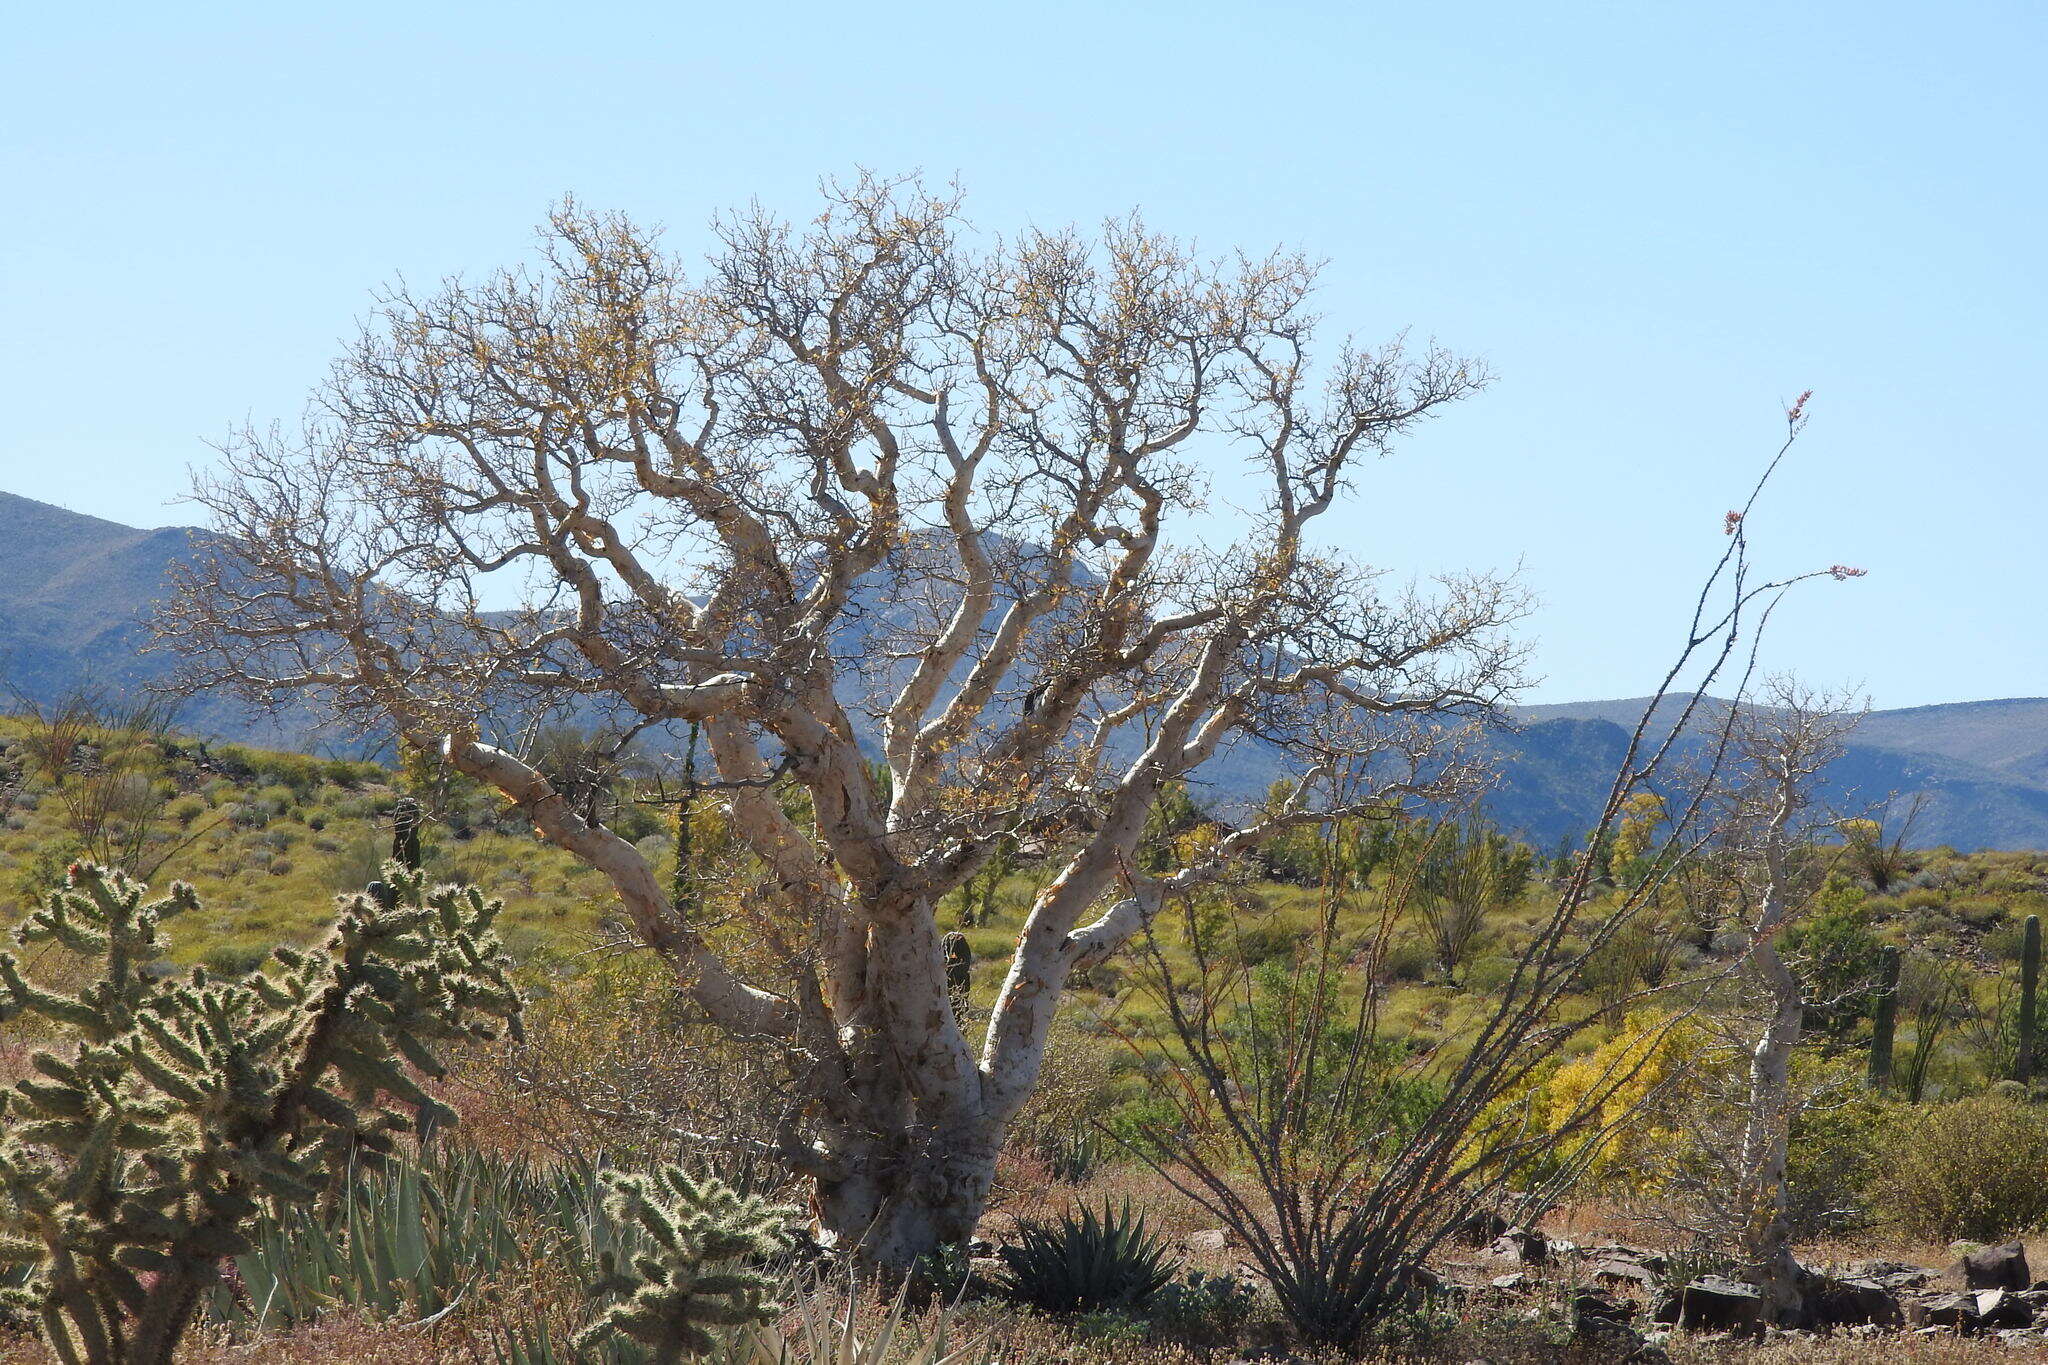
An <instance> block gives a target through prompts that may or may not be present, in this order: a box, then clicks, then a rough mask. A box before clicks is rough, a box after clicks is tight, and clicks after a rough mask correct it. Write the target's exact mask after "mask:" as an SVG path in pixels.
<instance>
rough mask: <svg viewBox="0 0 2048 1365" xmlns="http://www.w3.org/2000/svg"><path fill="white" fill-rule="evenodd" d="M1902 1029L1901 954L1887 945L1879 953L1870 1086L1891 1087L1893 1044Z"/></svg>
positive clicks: (1871, 1043)
mask: <svg viewBox="0 0 2048 1365" xmlns="http://www.w3.org/2000/svg"><path fill="white" fill-rule="evenodd" d="M1898 1026H1899V950H1898V949H1897V948H1896V947H1894V946H1892V945H1891V944H1889V943H1887V944H1886V945H1885V946H1884V948H1883V949H1882V950H1880V953H1879V965H1878V976H1877V1008H1876V1009H1875V1010H1874V1011H1873V1012H1872V1014H1871V1020H1870V1083H1871V1084H1872V1085H1874V1086H1876V1087H1877V1088H1878V1089H1880V1090H1882V1089H1884V1088H1885V1087H1886V1086H1888V1085H1890V1084H1891V1079H1892V1043H1893V1042H1894V1040H1895V1038H1896V1036H1897V1033H1898Z"/></svg>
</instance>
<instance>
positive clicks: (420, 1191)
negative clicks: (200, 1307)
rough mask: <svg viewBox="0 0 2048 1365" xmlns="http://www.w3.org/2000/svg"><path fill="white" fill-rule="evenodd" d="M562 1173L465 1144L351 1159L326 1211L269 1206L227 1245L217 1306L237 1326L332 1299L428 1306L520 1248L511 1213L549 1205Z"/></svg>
mask: <svg viewBox="0 0 2048 1365" xmlns="http://www.w3.org/2000/svg"><path fill="white" fill-rule="evenodd" d="M564 1183H567V1182H566V1181H565V1180H564V1179H562V1178H561V1177H554V1178H549V1177H543V1176H541V1175H538V1174H536V1173H535V1172H534V1171H533V1170H531V1169H530V1168H528V1167H527V1166H526V1165H525V1163H523V1162H517V1161H508V1160H504V1159H500V1158H495V1157H491V1156H487V1155H484V1154H482V1153H478V1152H474V1151H469V1150H465V1149H453V1150H450V1149H446V1148H443V1147H440V1146H438V1145H435V1146H429V1147H427V1148H425V1149H424V1150H423V1151H422V1152H421V1154H420V1159H419V1160H418V1161H417V1162H409V1163H405V1164H396V1163H393V1164H389V1165H385V1166H381V1167H359V1168H357V1169H356V1170H354V1171H352V1172H351V1173H350V1175H349V1178H348V1180H347V1182H346V1184H345V1185H344V1187H343V1189H342V1191H341V1194H340V1197H339V1199H338V1201H337V1204H336V1206H335V1207H334V1209H332V1210H331V1211H322V1210H320V1209H317V1208H314V1207H309V1206H305V1205H282V1206H277V1207H273V1208H272V1209H270V1210H268V1211H266V1213H265V1214H264V1215H263V1216H262V1217H261V1218H260V1219H259V1220H258V1222H257V1224H256V1226H255V1227H254V1228H253V1229H252V1230H251V1236H250V1240H251V1241H252V1242H254V1244H255V1245H254V1247H253V1248H252V1249H251V1250H250V1251H248V1252H246V1253H245V1254H243V1255H240V1256H237V1257H235V1271H236V1277H237V1279H238V1280H239V1284H238V1285H236V1286H234V1287H233V1288H232V1289H231V1288H230V1287H228V1286H216V1287H215V1289H214V1291H213V1294H212V1309H213V1314H214V1316H215V1317H216V1318H218V1319H220V1320H221V1321H224V1322H227V1323H230V1324H232V1325H234V1326H236V1327H239V1328H241V1329H242V1330H244V1331H254V1332H261V1331H268V1330H272V1329H276V1328H283V1327H290V1326H293V1325H296V1324H298V1323H303V1322H307V1321H310V1320H312V1319H313V1318H316V1317H318V1316H320V1315H321V1314H322V1313H324V1312H328V1311H331V1310H333V1309H335V1308H341V1307H346V1308H351V1309H354V1310H356V1311H358V1312H361V1313H364V1314H366V1315H369V1316H373V1317H380V1318H391V1317H399V1316H406V1317H411V1318H427V1317H432V1316H433V1315H434V1314H436V1313H439V1312H442V1311H444V1310H445V1309H447V1308H450V1307H452V1306H453V1305H454V1304H455V1303H456V1302H457V1301H458V1300H459V1299H460V1298H461V1296H462V1295H463V1294H464V1293H465V1292H466V1291H467V1290H468V1288H469V1286H470V1285H472V1284H474V1283H475V1282H476V1281H477V1280H478V1279H479V1278H481V1277H482V1276H483V1275H484V1274H486V1273H488V1272H490V1271H492V1270H495V1269H497V1268H499V1267H500V1266H503V1265H507V1264H509V1263H511V1262H513V1261H515V1260H516V1259H517V1258H518V1257H519V1256H520V1254H521V1251H520V1234H519V1229H518V1222H519V1220H520V1219H521V1217H522V1216H524V1215H526V1214H528V1213H529V1212H531V1211H533V1210H537V1209H546V1208H549V1207H550V1206H551V1196H552V1195H553V1194H554V1189H553V1187H554V1186H557V1185H560V1184H564Z"/></svg>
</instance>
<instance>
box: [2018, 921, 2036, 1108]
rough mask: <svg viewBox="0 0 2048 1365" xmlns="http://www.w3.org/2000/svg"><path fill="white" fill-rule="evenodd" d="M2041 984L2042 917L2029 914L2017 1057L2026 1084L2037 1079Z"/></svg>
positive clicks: (2022, 955)
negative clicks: (2036, 1018)
mask: <svg viewBox="0 0 2048 1365" xmlns="http://www.w3.org/2000/svg"><path fill="white" fill-rule="evenodd" d="M2040 984H2041V917H2040V916H2039V915H2028V916H2027V934H2026V938H2025V939H2024V940H2022V941H2021V944H2020V1045H2019V1051H2018V1053H2017V1055H2016V1056H2015V1057H2014V1059H2013V1068H2012V1072H2013V1079H2014V1080H2016V1081H2019V1082H2020V1083H2021V1084H2022V1085H2024V1084H2025V1083H2026V1082H2028V1081H2031V1080H2032V1079H2034V992H2035V989H2036V988H2037V987H2038V986H2039V985H2040Z"/></svg>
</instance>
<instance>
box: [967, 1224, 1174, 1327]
mask: <svg viewBox="0 0 2048 1365" xmlns="http://www.w3.org/2000/svg"><path fill="white" fill-rule="evenodd" d="M1002 1257H1003V1265H1004V1274H1003V1279H1002V1284H1001V1288H1002V1291H1003V1293H1004V1294H1005V1295H1007V1296H1008V1297H1010V1298H1012V1299H1015V1300H1016V1301H1017V1302H1019V1303H1025V1304H1029V1305H1030V1306H1031V1307H1033V1308H1036V1309H1039V1310H1040V1311H1041V1312H1046V1313H1100V1312H1105V1311H1108V1310H1110V1309H1117V1308H1138V1309H1142V1308H1144V1307H1145V1306H1146V1305H1147V1304H1148V1303H1150V1302H1151V1300H1152V1297H1153V1296H1154V1295H1155V1294H1157V1293H1159V1291H1160V1290H1162V1289H1164V1288H1165V1287H1166V1286H1167V1284H1168V1283H1170V1282H1171V1281H1172V1279H1173V1273H1174V1270H1175V1268H1176V1267H1177V1265H1178V1264H1179V1261H1178V1257H1176V1256H1175V1254H1174V1252H1173V1250H1172V1249H1171V1248H1170V1247H1169V1246H1168V1245H1167V1244H1166V1242H1165V1241H1164V1240H1162V1239H1161V1238H1159V1237H1157V1236H1155V1235H1154V1234H1153V1233H1152V1232H1151V1230H1150V1229H1149V1228H1147V1227H1146V1225H1145V1216H1144V1215H1143V1214H1142V1213H1139V1214H1134V1213H1132V1212H1131V1206H1130V1201H1128V1200H1126V1201H1125V1202H1124V1204H1123V1205H1122V1206H1121V1208H1112V1207H1111V1206H1110V1205H1109V1203H1108V1201H1106V1200H1105V1201H1104V1203H1103V1206H1102V1211H1101V1213H1099V1214H1098V1213H1097V1212H1096V1211H1095V1210H1094V1209H1092V1208H1088V1207H1085V1206H1084V1207H1083V1208H1082V1209H1081V1211H1080V1215H1079V1217H1076V1216H1075V1215H1074V1213H1072V1212H1071V1211H1070V1212H1068V1213H1065V1214H1062V1215H1061V1217H1060V1219H1059V1221H1058V1222H1055V1223H1047V1222H1039V1221H1035V1220H1032V1219H1024V1220H1021V1221H1019V1222H1018V1224H1017V1240H1016V1241H1015V1242H1014V1243H1012V1244H1011V1245H1009V1246H1006V1247H1004V1248H1003V1249H1002Z"/></svg>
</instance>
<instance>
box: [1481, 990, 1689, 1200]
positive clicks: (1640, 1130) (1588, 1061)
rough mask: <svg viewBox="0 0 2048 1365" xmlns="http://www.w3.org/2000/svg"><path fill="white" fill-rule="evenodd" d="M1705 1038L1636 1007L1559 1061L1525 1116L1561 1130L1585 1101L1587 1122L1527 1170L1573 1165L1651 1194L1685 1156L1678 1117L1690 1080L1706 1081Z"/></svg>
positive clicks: (1601, 1181)
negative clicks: (1597, 1040)
mask: <svg viewBox="0 0 2048 1365" xmlns="http://www.w3.org/2000/svg"><path fill="white" fill-rule="evenodd" d="M1708 1042H1709V1040H1708V1038H1707V1035H1706V1032H1705V1030H1704V1029H1703V1028H1702V1027H1701V1026H1700V1025H1698V1024H1697V1023H1694V1022H1692V1021H1690V1020H1681V1021H1678V1022H1675V1023H1674V1022H1673V1021H1671V1020H1669V1019H1666V1018H1664V1017H1663V1016H1661V1015H1659V1014H1657V1013H1656V1012H1654V1011H1649V1010H1641V1011H1637V1012H1636V1013H1633V1014H1630V1015H1629V1016H1628V1017H1627V1018H1626V1019H1624V1020H1623V1021H1622V1024H1621V1026H1620V1027H1619V1028H1618V1029H1616V1030H1615V1031H1614V1033H1613V1035H1612V1036H1611V1037H1609V1038H1608V1039H1607V1040H1606V1041H1605V1042H1602V1043H1601V1044H1600V1045H1599V1046H1598V1047H1595V1048H1593V1049H1592V1050H1591V1051H1589V1052H1586V1053H1585V1054H1583V1055H1581V1056H1578V1057H1574V1058H1571V1059H1570V1060H1568V1061H1566V1062H1564V1063H1563V1064H1561V1065H1559V1066H1558V1067H1557V1068H1556V1069H1555V1070H1553V1071H1552V1072H1551V1073H1550V1074H1549V1075H1548V1077H1546V1078H1545V1079H1544V1081H1543V1082H1542V1084H1541V1085H1540V1086H1538V1087H1537V1088H1536V1090H1535V1092H1534V1094H1533V1096H1532V1097H1531V1102H1530V1104H1529V1110H1530V1113H1531V1116H1532V1117H1533V1118H1534V1119H1535V1121H1536V1123H1537V1125H1538V1127H1539V1128H1541V1129H1545V1130H1549V1131H1555V1132H1558V1133H1559V1134H1561V1135H1562V1134H1565V1133H1566V1132H1567V1130H1568V1129H1570V1128H1571V1127H1572V1125H1573V1122H1574V1119H1575V1118H1577V1117H1580V1116H1583V1115H1585V1114H1586V1112H1587V1110H1588V1109H1589V1107H1590V1109H1591V1111H1592V1120H1593V1121H1592V1122H1591V1123H1585V1124H1583V1126H1582V1128H1581V1130H1580V1131H1577V1132H1575V1133H1572V1134H1571V1135H1569V1136H1562V1137H1561V1139H1560V1141H1559V1142H1558V1143H1557V1145H1556V1149H1555V1151H1554V1152H1553V1153H1552V1154H1551V1156H1550V1160H1549V1161H1548V1162H1546V1163H1544V1165H1543V1166H1542V1167H1540V1168H1537V1169H1536V1170H1534V1171H1532V1173H1531V1174H1532V1176H1540V1177H1544V1178H1547V1177H1548V1175H1549V1174H1550V1172H1551V1171H1552V1170H1562V1169H1574V1168H1576V1169H1578V1170H1579V1171H1581V1172H1582V1173H1583V1174H1584V1176H1585V1177H1586V1178H1588V1179H1590V1180H1592V1181H1593V1182H1594V1183H1596V1184H1598V1185H1601V1186H1603V1187H1605V1188H1608V1189H1614V1190H1619V1191H1621V1192H1624V1193H1629V1194H1654V1193H1656V1192H1657V1191H1658V1190H1659V1189H1660V1188H1661V1185H1662V1183H1663V1181H1664V1179H1665V1178H1666V1174H1667V1173H1668V1172H1669V1171H1670V1170H1671V1169H1672V1167H1673V1165H1674V1164H1675V1163H1676V1162H1678V1161H1680V1160H1682V1159H1683V1154H1684V1150H1685V1148H1686V1145H1687V1141H1688V1134H1687V1131H1686V1129H1685V1127H1684V1124H1683V1120H1682V1118H1681V1116H1682V1115H1683V1114H1684V1112H1685V1110H1686V1108H1687V1103H1688V1098H1689V1095H1690V1093H1691V1091H1692V1087H1693V1085H1694V1083H1696V1082H1697V1081H1699V1080H1702V1079H1704V1076H1703V1074H1702V1072H1703V1068H1704V1067H1705V1066H1706V1065H1707V1062H1708V1051H1709V1049H1708ZM1518 1102H1519V1101H1517V1100H1510V1101H1509V1103H1518Z"/></svg>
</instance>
